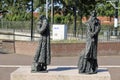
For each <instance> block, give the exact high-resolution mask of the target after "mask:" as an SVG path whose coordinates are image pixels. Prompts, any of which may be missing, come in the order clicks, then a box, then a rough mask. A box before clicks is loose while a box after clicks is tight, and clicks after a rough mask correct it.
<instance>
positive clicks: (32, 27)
mask: <svg viewBox="0 0 120 80" xmlns="http://www.w3.org/2000/svg"><path fill="white" fill-rule="evenodd" d="M31 6H32V11H31V41H32V40H33V0H32V3H31Z"/></svg>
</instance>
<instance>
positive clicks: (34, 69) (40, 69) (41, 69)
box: [31, 63, 48, 73]
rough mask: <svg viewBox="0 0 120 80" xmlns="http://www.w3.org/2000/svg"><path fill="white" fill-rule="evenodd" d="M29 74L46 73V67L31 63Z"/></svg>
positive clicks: (42, 64) (41, 64)
mask: <svg viewBox="0 0 120 80" xmlns="http://www.w3.org/2000/svg"><path fill="white" fill-rule="evenodd" d="M31 72H33V73H36V72H41V73H47V72H48V70H47V65H45V64H44V63H33V64H32V68H31Z"/></svg>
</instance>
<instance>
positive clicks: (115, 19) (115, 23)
mask: <svg viewBox="0 0 120 80" xmlns="http://www.w3.org/2000/svg"><path fill="white" fill-rule="evenodd" d="M118 2H119V1H116V2H115V7H116V8H115V16H114V32H115V33H114V36H117V28H118Z"/></svg>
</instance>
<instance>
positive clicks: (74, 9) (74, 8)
mask: <svg viewBox="0 0 120 80" xmlns="http://www.w3.org/2000/svg"><path fill="white" fill-rule="evenodd" d="M73 11H74V37H76V18H77V17H76V6H75V7H73Z"/></svg>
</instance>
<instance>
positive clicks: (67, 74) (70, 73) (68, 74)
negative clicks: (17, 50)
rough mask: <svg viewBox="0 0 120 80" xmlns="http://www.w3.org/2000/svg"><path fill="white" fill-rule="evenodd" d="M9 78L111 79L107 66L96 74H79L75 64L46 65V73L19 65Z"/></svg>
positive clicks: (56, 79)
mask: <svg viewBox="0 0 120 80" xmlns="http://www.w3.org/2000/svg"><path fill="white" fill-rule="evenodd" d="M11 80H111V77H110V74H109V71H108V70H107V68H99V69H98V73H97V74H91V75H87V74H79V73H78V69H77V67H76V66H48V73H40V72H38V73H31V67H30V66H25V67H20V68H18V69H17V70H16V71H14V72H12V73H11Z"/></svg>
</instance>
